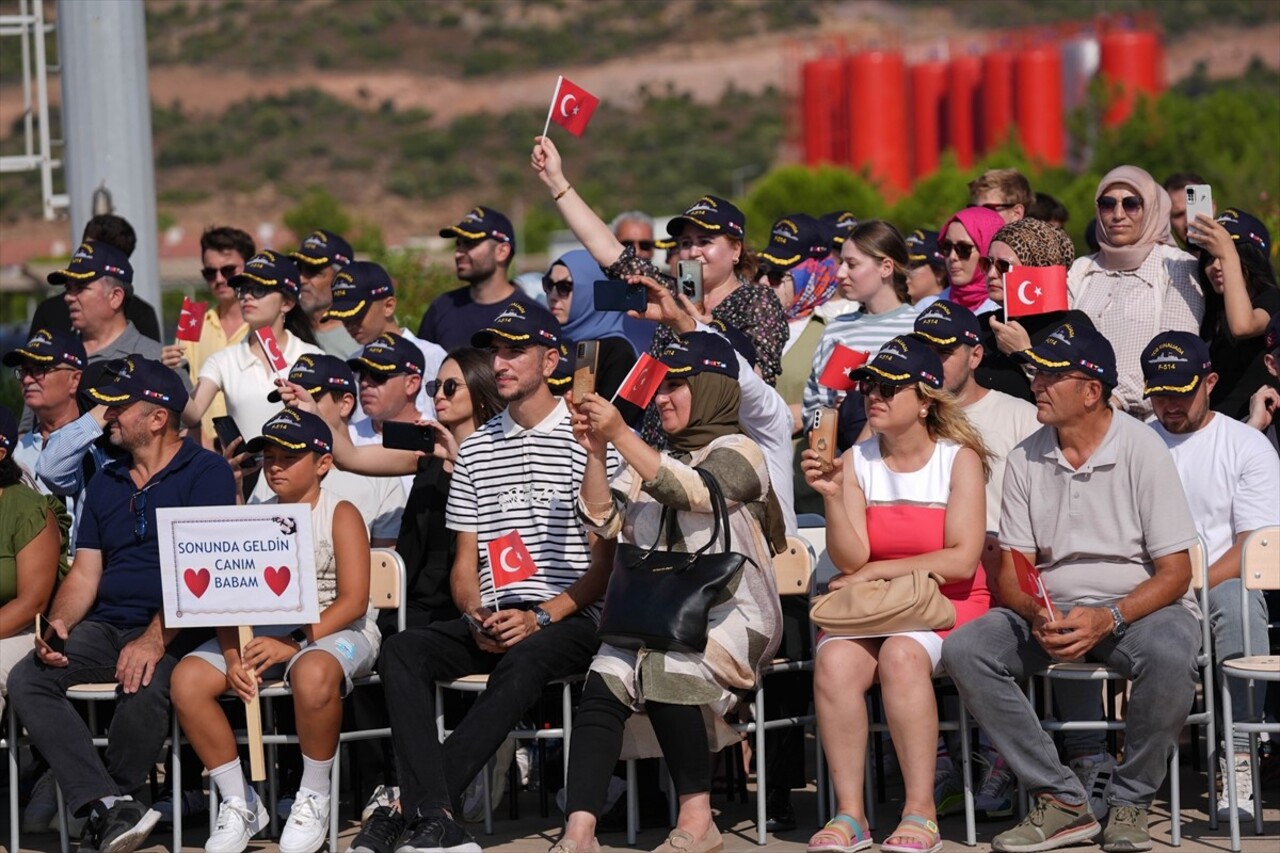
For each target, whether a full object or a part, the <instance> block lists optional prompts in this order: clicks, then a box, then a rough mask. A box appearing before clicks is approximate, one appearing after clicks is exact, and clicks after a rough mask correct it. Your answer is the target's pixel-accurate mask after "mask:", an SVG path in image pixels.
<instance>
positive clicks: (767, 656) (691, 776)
mask: <svg viewBox="0 0 1280 853" xmlns="http://www.w3.org/2000/svg"><path fill="white" fill-rule="evenodd" d="M660 360H661V361H662V363H663V364H665V365H666V366H667V367H668V369H669V372H668V373H667V376H666V379H664V381H663V383H662V385H661V386H659V388H658V395H657V398H656V400H657V408H658V412H659V414H660V416H661V419H662V428H663V430H664V431H665V432H666V434H667V436H668V437H669V439H670V442H669V446H670V450H669V452H666V453H659V452H658V451H657V450H655V449H654V448H652V447H650V446H649V445H647V444H645V443H644V442H643V441H642V440H641V439H640V438H639V437H638V436H637V435H636V434H635V433H633V432H632V431H631V430H630V429H629V428H628V427H627V425H626V423H624V422H623V420H622V417H621V415H619V413H618V410H617V409H615V408H614V407H613V406H612V405H611V404H610V403H609V402H608V401H607V400H605V399H604V398H602V397H600V396H598V395H595V394H589V395H587V396H586V398H585V399H584V401H583V403H582V404H581V405H580V406H578V407H577V408H576V411H575V412H574V432H575V433H576V435H577V436H578V440H579V441H580V442H581V443H582V446H583V447H584V448H586V450H587V467H586V471H585V473H584V475H583V479H582V490H581V493H580V496H579V501H578V511H579V513H581V514H582V516H583V518H584V519H585V520H586V523H587V528H588V529H589V530H591V531H592V532H593V533H595V534H596V535H597V536H603V537H606V538H610V539H612V538H618V537H621V539H622V540H624V541H625V542H628V543H631V544H635V545H639V546H643V547H645V548H647V547H649V546H650V545H652V544H653V543H655V542H661V543H662V545H661V546H660V547H668V548H669V549H670V550H674V551H681V552H690V553H692V552H695V551H697V550H698V549H699V548H701V547H703V546H704V545H706V544H707V543H708V542H709V541H710V540H711V537H712V533H713V528H714V526H715V523H714V520H715V518H716V515H715V506H714V501H713V492H712V490H711V488H709V487H708V485H707V484H706V483H705V482H704V481H703V479H702V477H701V476H700V475H699V473H698V472H699V471H701V472H704V473H706V474H709V475H711V476H712V477H713V478H714V479H715V482H716V483H717V484H718V485H719V487H720V490H721V491H722V492H723V495H724V500H725V501H726V502H727V510H728V520H727V525H728V528H729V532H730V541H731V550H733V551H736V552H738V553H740V554H743V555H745V557H746V561H745V562H744V563H743V564H742V567H741V568H740V569H739V570H738V572H737V574H736V575H735V576H734V577H733V578H731V579H730V581H729V584H728V585H727V586H726V587H725V591H724V592H723V593H722V594H721V595H720V597H719V598H718V599H717V601H716V603H715V604H713V606H712V607H711V610H710V613H709V616H708V626H709V628H708V631H707V643H706V651H705V652H679V651H661V650H654V649H650V650H647V651H645V652H643V653H640V652H637V651H635V650H631V649H623V648H618V647H616V646H613V645H610V644H609V643H605V644H604V645H602V646H601V647H600V651H599V653H598V654H597V655H596V657H595V659H594V660H593V661H592V662H591V669H590V672H589V674H588V676H587V683H586V686H585V688H584V689H583V695H582V702H581V704H580V705H579V707H578V712H577V713H576V714H575V715H574V725H573V741H572V743H571V747H572V752H571V753H570V759H569V761H570V765H569V779H568V792H567V801H566V808H565V812H566V814H567V815H568V822H567V825H566V828H565V832H564V836H563V837H562V838H561V839H560V841H559V842H558V843H557V844H556V845H555V846H554V847H552V851H553V853H594V851H598V850H599V849H600V848H599V845H598V844H597V843H596V840H595V831H596V823H597V821H598V820H599V817H600V813H601V810H602V808H603V805H604V797H605V792H606V788H607V785H606V783H607V782H608V780H609V776H610V774H611V773H612V772H613V766H614V764H615V763H616V762H617V760H618V758H619V755H620V754H621V752H622V747H623V733H624V729H626V731H627V733H628V736H629V742H631V743H633V744H634V746H635V753H636V754H635V755H631V756H628V757H635V758H646V757H653V756H657V755H662V756H664V757H665V758H666V761H667V765H668V767H669V768H670V770H671V776H672V778H673V779H674V781H675V789H676V794H677V796H678V797H679V803H680V808H679V815H678V819H677V821H676V827H675V829H673V830H672V831H671V834H670V835H669V836H668V838H667V840H666V842H664V843H663V844H662V845H660V846H659V847H658V848H656V850H657V853H677V851H679V852H680V853H718V851H720V850H722V849H723V843H722V842H721V840H720V833H719V831H718V830H717V829H716V826H715V823H714V821H713V820H712V814H711V754H712V752H718V751H719V750H720V749H722V748H723V747H725V746H727V745H728V744H729V743H732V742H734V741H736V740H738V735H737V733H736V732H734V731H733V729H732V728H731V727H730V726H729V725H728V724H727V723H726V722H725V721H724V715H725V714H727V713H728V712H729V711H730V710H732V709H733V708H734V706H736V705H737V703H738V700H739V697H740V696H741V695H743V694H745V693H746V692H747V691H749V690H751V689H752V688H753V687H754V686H755V684H756V680H757V677H758V673H759V670H760V667H761V666H762V665H763V664H765V663H767V662H768V661H770V660H771V659H772V657H773V652H774V650H775V649H776V648H777V645H778V637H779V635H780V633H781V624H780V623H781V613H780V610H779V604H778V591H777V586H776V585H775V583H774V578H773V568H772V553H773V550H772V549H771V546H770V541H771V540H772V539H773V537H770V536H769V535H768V532H769V529H770V527H771V525H770V522H771V521H773V520H775V519H776V521H777V532H778V533H780V532H781V519H780V518H779V517H778V514H777V513H776V512H771V511H770V508H769V503H770V502H771V500H772V496H771V494H770V488H769V474H768V469H767V468H766V466H765V462H764V456H763V454H762V453H761V451H760V447H759V446H758V445H757V444H756V443H755V442H753V441H752V440H751V439H749V438H747V437H746V436H745V435H743V434H742V431H741V428H740V426H739V424H738V410H739V406H740V401H741V394H740V392H739V390H738V361H737V357H736V356H735V355H734V352H733V348H732V347H731V346H730V345H729V343H728V342H727V341H726V340H724V339H723V338H721V337H719V336H718V335H714V334H710V333H706V332H693V333H691V334H688V335H685V336H683V337H681V338H680V339H679V341H678V342H677V343H675V344H674V345H672V346H671V347H668V348H667V349H666V350H664V351H663V353H662V354H661V356H660ZM610 444H612V445H613V446H614V447H615V448H617V451H618V453H619V454H620V455H621V456H622V458H623V460H624V461H625V462H626V463H627V464H626V466H625V467H624V468H623V469H621V470H620V471H619V472H618V474H617V475H616V476H615V477H614V478H613V481H612V482H610V481H609V480H608V478H607V476H606V473H605V472H606V457H607V453H608V446H609V445H610ZM774 509H775V510H776V504H775V507H774ZM668 510H670V511H672V512H670V513H669V515H670V516H671V517H670V519H669V520H668V522H667V529H666V530H663V529H662V527H663V525H662V520H663V517H664V515H667V514H668V512H667V511H668ZM671 525H674V526H675V530H674V531H672V530H670V526H671ZM669 533H670V534H673V536H672V537H671V538H668V534H669ZM773 541H775V542H776V540H773ZM668 542H669V543H671V544H670V545H667V544H666V543H668ZM721 547H722V546H721V545H720V544H719V541H717V542H715V543H712V545H711V548H712V549H713V550H715V551H717V552H718V551H719V549H720V548H721ZM621 553H622V551H621V549H619V554H621ZM614 571H615V572H619V571H625V569H624V568H618V567H615V569H614ZM607 621H608V616H607V611H606V617H605V622H603V623H602V631H603V630H605V625H606V624H607ZM655 736H656V738H655Z"/></svg>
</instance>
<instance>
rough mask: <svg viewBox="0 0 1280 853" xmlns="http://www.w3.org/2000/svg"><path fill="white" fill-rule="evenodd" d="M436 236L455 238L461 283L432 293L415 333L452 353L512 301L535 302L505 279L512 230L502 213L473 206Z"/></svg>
mask: <svg viewBox="0 0 1280 853" xmlns="http://www.w3.org/2000/svg"><path fill="white" fill-rule="evenodd" d="M440 236H441V237H453V238H454V241H455V242H454V251H453V262H454V265H455V266H456V267H457V270H458V279H459V280H460V281H464V282H466V284H465V285H464V286H463V287H459V288H457V289H456V290H450V291H449V292H448V293H445V294H443V295H441V296H438V297H436V299H435V301H434V302H432V303H431V305H430V307H428V308H427V313H425V314H423V315H422V323H421V324H420V325H419V326H418V337H419V338H421V339H422V340H424V341H431V342H432V343H435V344H439V345H440V346H442V347H444V349H445V352H452V351H453V350H455V349H457V348H458V347H463V346H467V345H468V344H469V343H470V342H471V336H472V335H474V334H475V333H476V332H478V331H479V330H480V329H483V328H485V327H486V326H488V325H489V324H491V323H492V322H493V320H494V318H495V317H497V316H498V315H499V314H501V313H502V312H503V310H505V309H506V307H507V306H508V305H510V304H511V303H513V302H520V303H523V304H526V305H532V304H534V303H533V302H531V301H530V300H529V298H528V297H527V296H525V295H524V293H523V292H522V291H521V290H520V288H518V287H516V286H515V285H513V284H512V283H511V281H510V280H509V279H508V278H507V272H508V270H509V269H510V268H511V260H512V258H514V257H515V253H516V235H515V229H513V228H512V227H511V220H509V219H507V217H506V216H504V215H502V214H501V213H499V212H498V211H496V210H493V209H492V208H488V207H476V208H473V209H472V210H470V211H469V212H468V213H467V215H466V216H464V217H462V221H460V222H459V223H458V224H457V225H450V226H449V227H448V228H442V229H440Z"/></svg>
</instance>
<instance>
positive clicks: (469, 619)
mask: <svg viewBox="0 0 1280 853" xmlns="http://www.w3.org/2000/svg"><path fill="white" fill-rule="evenodd" d="M492 615H493V611H492V610H490V609H489V608H487V607H478V608H476V616H479V617H480V618H478V619H477V618H476V616H472V615H471V614H470V613H463V614H462V619H463V621H465V622H466V623H467V624H468V625H470V626H471V627H472V628H473V629H474V630H475V632H476V633H477V634H483V635H484V636H486V637H492V636H493V634H490V633H489V631H488V629H487V628H485V627H484V622H485V620H486V619H488V618H489V617H490V616H492Z"/></svg>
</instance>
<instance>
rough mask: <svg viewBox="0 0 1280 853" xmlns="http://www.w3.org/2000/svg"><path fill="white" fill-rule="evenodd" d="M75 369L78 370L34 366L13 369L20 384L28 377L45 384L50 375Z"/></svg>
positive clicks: (28, 365) (25, 365) (20, 366)
mask: <svg viewBox="0 0 1280 853" xmlns="http://www.w3.org/2000/svg"><path fill="white" fill-rule="evenodd" d="M75 369H76V368H74V367H43V366H37V365H32V364H22V365H19V366H18V367H15V368H14V369H13V375H14V376H16V377H18V381H19V382H21V381H22V380H23V379H25V378H26V377H28V376H30V377H31V378H32V379H34V380H35V381H37V382H43V381H44V378H45V377H46V376H48V375H49V374H50V373H59V372H61V371H66V372H71V371H72V370H75Z"/></svg>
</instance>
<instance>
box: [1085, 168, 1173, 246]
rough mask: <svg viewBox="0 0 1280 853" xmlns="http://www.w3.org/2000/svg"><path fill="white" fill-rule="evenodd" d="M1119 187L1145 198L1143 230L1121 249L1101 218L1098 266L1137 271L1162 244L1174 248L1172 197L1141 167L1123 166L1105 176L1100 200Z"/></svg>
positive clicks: (1100, 190) (1102, 181)
mask: <svg viewBox="0 0 1280 853" xmlns="http://www.w3.org/2000/svg"><path fill="white" fill-rule="evenodd" d="M1116 184H1125V185H1126V186H1128V187H1131V188H1132V189H1134V190H1135V191H1136V192H1137V193H1138V195H1139V196H1141V197H1142V210H1143V217H1142V231H1141V233H1139V234H1138V239H1137V240H1136V241H1134V242H1133V243H1132V244H1131V245H1128V246H1117V245H1115V244H1113V243H1112V242H1111V241H1110V238H1109V237H1108V236H1107V228H1106V225H1105V224H1104V223H1103V220H1102V217H1101V216H1099V217H1098V245H1099V246H1101V247H1102V248H1101V250H1100V251H1099V252H1098V263H1099V264H1101V265H1102V268H1103V269H1107V270H1133V269H1137V268H1138V267H1140V266H1142V262H1143V261H1145V260H1146V259H1147V255H1149V254H1151V250H1152V249H1153V248H1155V246H1156V244H1158V243H1168V244H1169V245H1173V237H1172V236H1171V235H1170V232H1169V207H1170V202H1169V194H1168V193H1167V192H1165V191H1164V188H1163V187H1161V186H1160V185H1159V184H1157V183H1156V181H1155V178H1153V177H1151V175H1150V174H1149V173H1148V172H1147V171H1146V170H1145V169H1140V168H1138V167H1137V166H1119V167H1117V168H1115V169H1112V170H1111V171H1110V172H1107V174H1105V175H1103V177H1102V180H1101V181H1100V182H1099V183H1098V192H1097V196H1096V197H1097V198H1101V197H1102V194H1103V193H1104V192H1106V191H1107V190H1108V189H1110V188H1111V187H1113V186H1115V185H1116Z"/></svg>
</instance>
